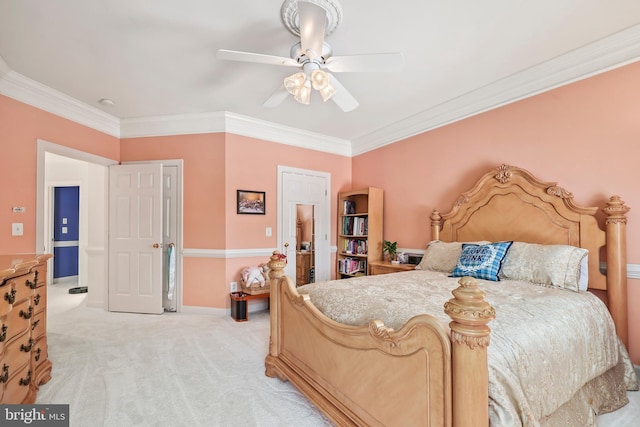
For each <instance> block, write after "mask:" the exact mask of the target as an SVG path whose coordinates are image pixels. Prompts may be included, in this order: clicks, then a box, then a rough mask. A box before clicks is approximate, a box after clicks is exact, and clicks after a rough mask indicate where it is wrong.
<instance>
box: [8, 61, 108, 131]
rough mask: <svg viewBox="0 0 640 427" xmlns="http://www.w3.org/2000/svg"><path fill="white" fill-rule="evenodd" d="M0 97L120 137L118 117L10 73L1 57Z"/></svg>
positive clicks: (20, 75) (13, 72) (12, 72)
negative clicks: (6, 97)
mask: <svg viewBox="0 0 640 427" xmlns="http://www.w3.org/2000/svg"><path fill="white" fill-rule="evenodd" d="M0 94H2V95H6V96H8V97H9V98H13V99H15V100H17V101H20V102H23V103H25V104H28V105H31V106H33V107H36V108H39V109H41V110H44V111H47V112H49V113H51V114H55V115H57V116H60V117H64V118H66V119H69V120H71V121H74V122H76V123H79V124H81V125H84V126H87V127H90V128H92V129H95V130H97V131H99V132H103V133H106V134H107V135H111V136H115V137H116V138H119V137H120V120H119V119H118V118H116V117H114V116H112V115H110V114H107V113H105V112H104V111H101V110H99V109H97V108H95V107H92V106H90V105H87V104H85V103H83V102H80V101H78V100H77V99H75V98H72V97H70V96H68V95H65V94H64V93H62V92H59V91H57V90H55V89H52V88H50V87H48V86H45V85H43V84H41V83H38V82H37V81H35V80H32V79H30V78H28V77H25V76H23V75H22V74H18V73H16V72H15V71H12V70H11V69H10V68H9V66H8V65H7V63H6V62H5V61H4V60H3V59H2V58H1V57H0Z"/></svg>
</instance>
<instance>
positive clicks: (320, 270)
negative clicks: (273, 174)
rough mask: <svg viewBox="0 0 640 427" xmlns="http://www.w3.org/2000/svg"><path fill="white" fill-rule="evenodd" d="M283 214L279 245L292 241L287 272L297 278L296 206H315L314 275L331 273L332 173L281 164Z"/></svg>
mask: <svg viewBox="0 0 640 427" xmlns="http://www.w3.org/2000/svg"><path fill="white" fill-rule="evenodd" d="M278 169H279V180H280V186H279V187H280V188H279V190H280V191H279V193H278V197H279V198H280V203H279V212H278V215H279V217H280V220H279V227H278V240H279V245H280V248H283V247H284V244H285V243H289V246H288V249H287V261H288V262H287V268H286V269H285V273H286V274H287V276H289V277H291V278H292V279H294V281H295V276H296V226H297V224H296V217H297V215H296V212H297V210H296V206H297V205H299V204H300V205H313V206H314V221H315V222H314V231H315V242H314V244H315V248H314V255H315V262H314V265H315V277H316V281H321V280H328V279H329V278H330V277H331V276H330V274H331V273H330V268H329V259H330V250H329V226H330V223H331V222H330V221H331V216H330V213H329V212H330V202H329V188H330V175H329V174H327V173H326V172H317V171H310V170H304V169H295V168H286V167H282V166H281V167H279V168H278Z"/></svg>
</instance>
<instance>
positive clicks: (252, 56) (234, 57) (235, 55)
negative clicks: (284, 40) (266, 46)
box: [217, 49, 300, 67]
mask: <svg viewBox="0 0 640 427" xmlns="http://www.w3.org/2000/svg"><path fill="white" fill-rule="evenodd" d="M217 56H218V58H220V59H226V60H228V61H241V62H253V63H258V64H268V65H285V66H288V67H299V66H300V64H298V61H296V60H295V59H291V58H286V57H284V56H274V55H263V54H261V53H251V52H240V51H237V50H227V49H219V50H218V55H217Z"/></svg>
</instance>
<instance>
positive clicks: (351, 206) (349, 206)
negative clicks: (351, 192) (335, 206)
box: [342, 200, 356, 215]
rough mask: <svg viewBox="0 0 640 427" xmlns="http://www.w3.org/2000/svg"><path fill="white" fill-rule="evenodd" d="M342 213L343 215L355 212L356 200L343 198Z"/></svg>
mask: <svg viewBox="0 0 640 427" xmlns="http://www.w3.org/2000/svg"><path fill="white" fill-rule="evenodd" d="M342 213H344V214H345V215H351V214H354V213H356V202H354V201H352V200H345V201H344V204H343V210H342Z"/></svg>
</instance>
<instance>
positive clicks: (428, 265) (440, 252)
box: [416, 240, 490, 273]
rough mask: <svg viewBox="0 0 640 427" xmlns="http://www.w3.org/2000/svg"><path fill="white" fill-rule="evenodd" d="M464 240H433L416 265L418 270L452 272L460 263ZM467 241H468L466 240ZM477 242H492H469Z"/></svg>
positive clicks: (485, 242) (484, 242)
mask: <svg viewBox="0 0 640 427" xmlns="http://www.w3.org/2000/svg"><path fill="white" fill-rule="evenodd" d="M462 243H463V242H443V241H441V240H432V241H431V242H429V244H428V245H427V250H426V252H425V253H424V256H423V257H422V260H421V261H420V264H418V265H417V266H416V270H432V271H442V272H445V273H451V272H452V271H453V269H454V268H455V267H456V264H457V263H458V259H459V258H460V254H461V253H462ZM464 243H467V242H464ZM468 243H476V244H487V243H490V242H487V241H482V242H468Z"/></svg>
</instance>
